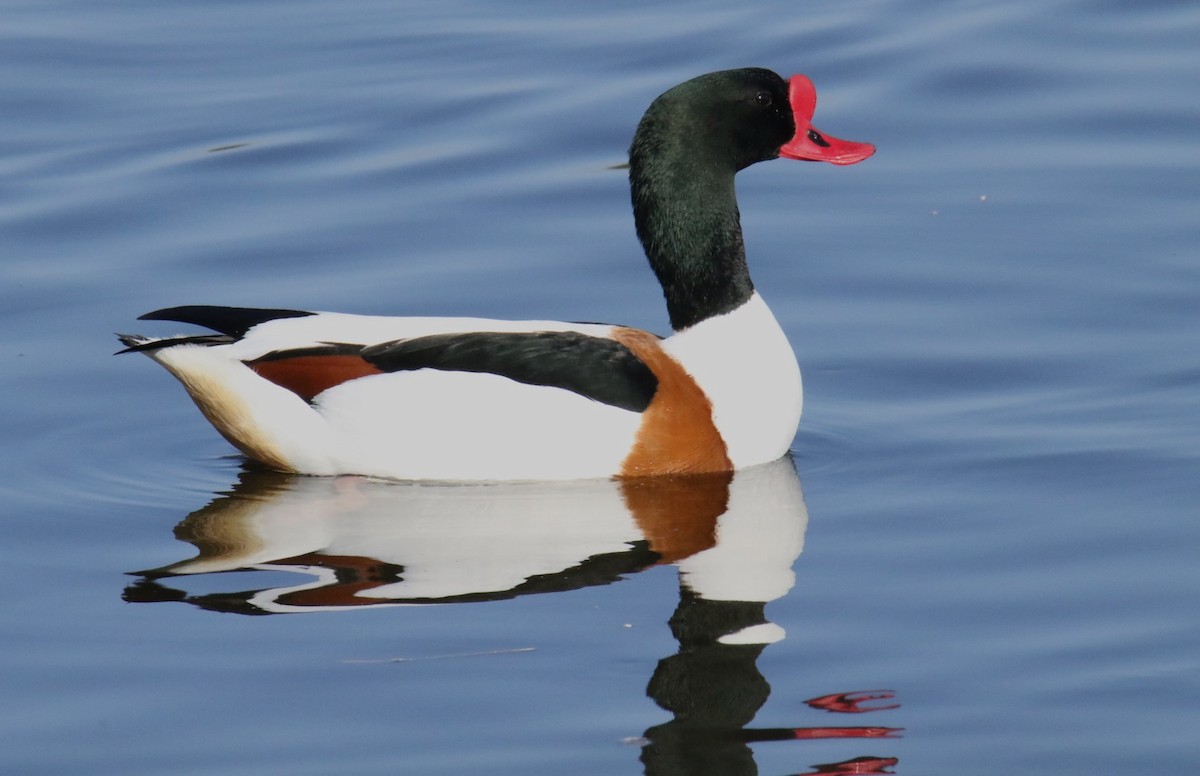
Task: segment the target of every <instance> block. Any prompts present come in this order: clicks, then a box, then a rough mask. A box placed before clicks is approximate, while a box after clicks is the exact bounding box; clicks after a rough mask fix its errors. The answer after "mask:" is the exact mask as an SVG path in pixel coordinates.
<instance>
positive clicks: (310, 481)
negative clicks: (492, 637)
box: [128, 459, 807, 614]
mask: <svg viewBox="0 0 1200 776" xmlns="http://www.w3.org/2000/svg"><path fill="white" fill-rule="evenodd" d="M806 523H807V513H806V511H805V508H804V498H803V494H802V493H801V490H800V481H799V479H798V478H797V477H796V473H795V470H794V468H793V467H792V464H791V461H790V460H788V459H782V460H779V461H776V462H774V463H771V464H767V465H764V466H759V467H752V468H750V469H746V470H744V471H741V472H738V473H737V474H736V475H732V474H728V473H717V474H708V475H691V476H687V477H648V478H642V479H626V480H619V481H610V480H585V481H578V482H542V483H536V482H528V483H490V484H469V485H447V484H440V483H439V484H400V483H390V482H378V481H372V480H365V479H362V478H357V477H342V478H317V477H294V476H289V475H283V474H277V473H275V472H269V471H263V470H257V469H255V470H249V469H248V470H247V471H245V472H244V473H243V477H242V480H241V482H239V484H238V485H237V487H236V488H235V489H234V491H233V492H232V493H229V494H227V495H225V496H222V497H220V498H218V499H216V500H214V501H213V502H212V503H210V504H209V505H208V506H206V507H204V508H203V509H201V510H199V511H197V512H195V513H193V514H192V515H190V516H189V517H188V518H187V519H186V520H184V521H183V522H182V523H180V524H179V526H178V527H177V528H176V535H177V536H178V537H179V538H180V539H182V540H183V541H187V542H190V543H192V544H194V545H196V547H197V548H198V549H199V555H198V556H197V557H196V558H193V559H191V560H187V561H182V562H180V563H175V564H172V565H170V566H166V567H164V568H161V569H156V570H154V571H152V572H145V573H144V575H143V576H144V577H145V580H144V581H143V582H142V583H141V584H139V585H138V586H135V588H133V589H131V590H130V591H129V592H128V596H129V597H131V598H134V599H138V600H180V594H179V593H178V592H174V591H169V590H167V589H166V588H165V587H164V585H163V582H162V581H161V578H163V577H167V576H181V575H190V574H204V573H210V572H220V571H231V570H234V569H247V568H252V569H260V570H277V571H297V572H301V573H304V574H307V575H310V576H311V577H312V580H311V581H309V582H307V583H305V584H301V585H297V586H292V587H287V588H276V589H267V590H260V591H255V592H250V593H238V594H227V595H222V594H213V595H205V596H198V597H195V598H185V599H184V600H188V601H189V602H191V603H194V604H196V605H199V606H203V607H205V608H213V609H227V610H236V611H245V612H253V613H262V614H265V613H276V612H289V611H290V612H297V611H313V610H319V609H331V608H346V607H355V606H372V605H386V604H397V603H421V602H428V603H432V602H450V601H478V600H487V599H496V598H510V597H513V596H517V595H522V594H527V593H538V592H551V591H556V590H565V589H572V588H578V587H584V586H588V585H595V584H607V583H610V582H613V581H616V580H617V579H618V578H619V577H620V575H622V574H626V573H632V572H636V571H639V570H641V569H643V568H646V567H647V566H651V565H654V564H661V563H677V564H679V568H680V571H681V574H682V575H683V578H684V581H685V584H686V585H688V586H689V588H691V589H694V590H697V591H699V592H700V594H702V595H705V596H707V597H709V598H711V599H716V598H722V597H723V598H727V599H728V598H731V597H741V598H747V597H750V598H753V597H755V596H758V597H759V599H760V600H768V599H769V598H776V597H778V596H780V595H783V594H784V593H785V592H787V590H788V589H789V588H790V587H791V585H792V571H791V565H792V563H793V561H794V560H795V559H796V557H797V556H798V555H799V554H800V550H801V548H802V547H803V540H804V528H805V525H806ZM152 580H159V581H152Z"/></svg>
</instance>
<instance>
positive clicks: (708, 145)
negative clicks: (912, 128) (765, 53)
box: [631, 68, 875, 172]
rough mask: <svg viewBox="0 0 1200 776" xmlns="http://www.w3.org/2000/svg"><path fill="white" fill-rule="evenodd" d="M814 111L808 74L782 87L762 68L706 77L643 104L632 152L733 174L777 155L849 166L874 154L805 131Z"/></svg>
mask: <svg viewBox="0 0 1200 776" xmlns="http://www.w3.org/2000/svg"><path fill="white" fill-rule="evenodd" d="M816 107H817V92H816V89H815V88H814V87H813V83H812V81H810V80H809V79H808V77H807V76H803V75H794V76H792V77H791V78H790V79H789V80H787V81H785V80H783V78H781V77H780V76H779V75H777V74H776V73H774V72H772V71H770V70H766V69H763V68H744V69H740V70H723V71H720V72H716V73H708V74H707V75H702V76H699V77H697V78H693V79H691V80H690V81H685V82H684V83H682V84H680V85H678V86H676V87H674V88H672V89H670V90H668V91H666V92H664V93H663V94H662V95H660V96H659V97H658V99H656V100H655V101H654V102H653V103H652V104H651V105H650V107H649V109H647V111H646V113H645V115H644V116H643V117H642V121H641V123H640V124H639V125H638V131H637V133H636V135H635V136H634V142H633V147H632V149H631V152H632V154H633V155H634V156H635V157H636V156H639V155H641V153H639V152H650V153H653V154H655V155H659V154H661V155H664V156H667V157H674V158H676V159H677V160H678V159H683V158H691V159H693V160H695V163H696V165H697V166H699V165H704V166H708V167H710V168H722V169H723V171H728V170H729V169H730V167H732V171H734V172H736V171H738V170H741V169H744V168H745V167H748V166H750V165H751V164H754V163H755V162H762V161H766V160H768V159H775V158H777V157H780V156H782V157H785V158H788V159H799V160H803V161H812V162H831V163H833V164H854V163H856V162H861V161H862V160H863V159H866V158H867V157H869V156H870V155H871V154H873V153H875V146H873V145H871V144H870V143H858V142H854V141H851V140H840V139H838V138H836V137H833V136H832V135H827V134H825V133H824V132H820V131H818V130H817V129H816V128H815V127H813V125H812V117H813V113H814V111H815V110H816ZM671 146H675V147H671Z"/></svg>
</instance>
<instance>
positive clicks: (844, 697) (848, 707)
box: [805, 690, 900, 714]
mask: <svg viewBox="0 0 1200 776" xmlns="http://www.w3.org/2000/svg"><path fill="white" fill-rule="evenodd" d="M895 697H896V693H895V692H893V691H892V690H854V691H851V692H841V693H833V694H832V695H822V696H821V697H820V698H810V699H809V700H806V701H805V703H807V704H808V705H809V706H812V707H813V708H814V709H824V710H825V711H836V712H839V713H842V714H864V713H866V712H868V711H886V710H888V709H898V708H900V704H899V703H893V704H891V705H889V706H869V707H867V708H863V706H862V704H864V703H866V702H867V701H890V700H891V699H892V698H895Z"/></svg>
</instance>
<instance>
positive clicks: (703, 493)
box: [126, 459, 895, 776]
mask: <svg viewBox="0 0 1200 776" xmlns="http://www.w3.org/2000/svg"><path fill="white" fill-rule="evenodd" d="M807 521H808V517H807V511H806V509H805V505H804V499H803V494H802V492H801V489H800V481H799V479H798V477H797V476H796V473H795V470H794V468H793V467H792V464H791V461H790V460H789V459H782V460H779V461H776V462H774V463H771V464H767V465H765V466H759V467H752V468H749V469H744V470H742V471H739V472H737V473H735V474H716V475H693V476H689V477H652V478H644V479H639V480H622V481H598V480H593V481H581V482H571V483H496V484H486V485H484V484H476V485H443V484H401V483H390V482H378V481H371V480H365V479H361V478H357V477H344V478H337V479H332V478H311V477H294V476H289V475H282V474H277V473H274V472H267V471H262V470H247V471H246V472H244V473H243V477H242V480H241V482H239V483H238V485H237V486H236V487H235V488H234V490H233V492H231V493H229V494H226V495H224V496H221V497H219V498H217V499H216V500H214V501H213V502H212V503H210V504H209V505H208V506H206V507H204V508H203V509H200V510H198V511H197V512H195V513H193V514H192V515H190V516H189V517H188V518H187V519H185V520H184V521H183V522H182V523H180V524H179V526H178V527H177V528H176V535H177V536H178V537H179V538H180V539H182V540H184V541H187V542H190V543H192V544H194V545H195V546H196V547H197V548H198V549H199V555H198V556H197V557H195V558H193V559H191V560H186V561H181V562H179V563H175V564H172V565H169V566H166V567H163V568H161V569H155V570H153V571H147V572H142V574H141V576H142V579H141V580H140V581H139V582H137V583H135V584H134V585H131V586H130V587H129V588H128V589H127V591H126V598H127V599H128V600H131V601H185V602H187V603H191V604H193V605H196V606H200V607H203V608H206V609H213V610H218V611H231V612H240V613H243V614H275V613H288V612H313V611H330V610H339V609H348V608H353V607H359V606H386V605H393V606H395V605H400V604H422V603H452V602H474V601H488V600H497V599H505V598H512V597H515V596H520V595H527V594H533V593H548V592H558V591H564V590H572V589H577V588H581V587H586V586H591V585H605V584H610V583H612V582H616V581H618V580H620V579H621V577H622V576H623V575H627V574H631V573H636V572H638V571H640V570H642V569H645V568H647V567H650V566H653V565H658V564H663V563H672V564H675V565H676V567H677V568H678V569H679V572H680V601H679V605H678V607H677V608H676V610H675V613H674V615H673V616H672V617H671V620H670V627H671V632H672V633H673V634H674V636H675V638H676V639H677V640H678V642H679V650H678V653H677V654H675V655H672V656H670V657H667V658H664V659H663V660H661V661H660V662H659V664H658V667H657V669H656V670H655V671H654V675H653V677H652V678H651V680H650V683H649V686H648V688H647V694H648V695H649V696H650V697H651V698H653V699H654V701H655V702H656V703H658V705H659V706H661V707H662V708H663V709H665V710H667V711H669V712H670V713H671V714H672V719H671V720H670V721H668V722H666V723H664V724H661V725H657V726H655V727H653V728H651V729H650V730H647V731H646V732H645V734H644V738H645V741H646V743H645V745H644V747H643V749H642V761H643V763H644V765H645V769H646V773H647V774H676V773H679V774H682V773H688V774H701V773H714V774H717V773H719V774H723V775H724V776H738V774H752V773H756V768H755V765H754V760H753V754H752V752H751V750H750V746H749V745H750V744H751V743H753V742H758V741H772V740H796V739H804V738H864V737H870V738H884V737H888V736H889V735H890V734H892V733H893V732H894V730H893V729H891V728H849V727H848V728H835V727H820V728H766V729H762V728H760V729H750V728H748V727H747V726H748V725H749V724H750V722H751V721H752V720H753V718H754V716H755V714H756V713H757V712H758V709H759V707H760V706H761V705H762V704H763V703H764V702H765V701H766V699H767V696H768V694H769V693H770V687H769V685H768V683H767V681H766V679H765V678H764V677H763V676H762V674H761V673H760V672H759V670H758V668H757V659H758V656H759V655H760V654H761V653H762V651H763V649H764V648H765V647H766V646H767V645H768V644H770V643H772V642H775V641H778V640H779V639H780V638H782V637H783V630H782V629H781V628H780V627H779V626H777V625H775V624H773V623H770V622H768V621H767V619H766V616H765V608H766V604H767V603H768V602H769V601H772V600H775V599H777V598H779V597H781V596H783V595H785V594H787V592H788V591H789V590H790V589H791V587H792V585H793V582H794V575H793V572H792V565H793V564H794V563H795V561H796V559H797V558H798V556H799V555H800V553H801V551H802V549H803V547H804V532H805V528H806V526H807ZM239 569H252V570H255V572H256V573H258V572H272V571H284V572H299V573H302V574H305V575H308V576H309V577H310V579H309V581H307V582H305V583H303V584H298V585H292V586H288V587H272V588H263V589H258V590H251V591H246V592H239V593H224V594H222V593H216V594H204V595H195V596H190V595H188V594H186V593H184V592H182V591H180V590H175V589H171V588H170V587H167V583H168V581H169V580H170V579H172V578H175V579H179V578H183V577H186V576H188V575H195V574H206V573H213V572H227V571H235V570H239ZM263 576H264V577H266V578H267V579H268V580H271V581H274V580H275V579H277V576H276V575H275V574H270V573H265V574H263ZM184 584H186V583H184ZM864 697H868V696H860V695H855V694H841V695H836V696H829V697H827V698H821V699H814V701H813V702H812V703H813V705H814V706H815V707H817V708H821V709H825V710H826V711H853V712H861V711H868V710H870V709H865V708H857V707H856V704H857V703H859V702H860V701H861V699H862V698H864ZM880 697H882V696H880ZM894 762H895V761H894V760H892V759H890V758H857V759H854V760H847V761H844V762H843V763H840V764H837V765H830V766H820V770H818V771H817V773H828V774H868V773H886V772H887V771H886V770H884V768H886V767H888V766H889V765H890V764H894Z"/></svg>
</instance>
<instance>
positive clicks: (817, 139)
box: [808, 129, 829, 148]
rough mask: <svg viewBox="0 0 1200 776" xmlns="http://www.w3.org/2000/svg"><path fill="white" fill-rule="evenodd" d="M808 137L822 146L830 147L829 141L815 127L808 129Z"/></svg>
mask: <svg viewBox="0 0 1200 776" xmlns="http://www.w3.org/2000/svg"><path fill="white" fill-rule="evenodd" d="M808 139H809V140H811V141H813V142H814V143H816V144H817V145H819V146H821V147H822V148H829V141H828V140H826V139H825V138H823V137H821V133H820V132H818V131H817V130H815V129H810V130H808Z"/></svg>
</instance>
